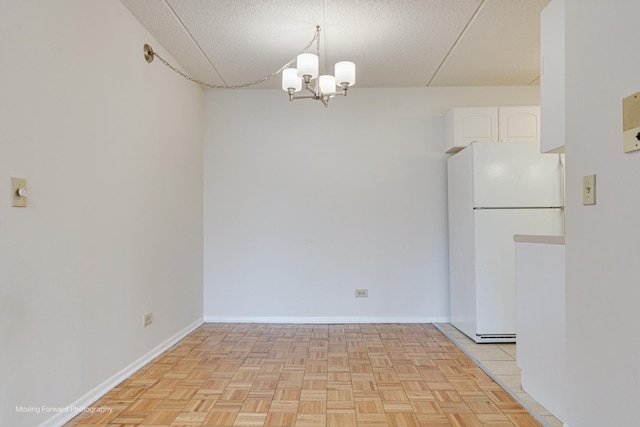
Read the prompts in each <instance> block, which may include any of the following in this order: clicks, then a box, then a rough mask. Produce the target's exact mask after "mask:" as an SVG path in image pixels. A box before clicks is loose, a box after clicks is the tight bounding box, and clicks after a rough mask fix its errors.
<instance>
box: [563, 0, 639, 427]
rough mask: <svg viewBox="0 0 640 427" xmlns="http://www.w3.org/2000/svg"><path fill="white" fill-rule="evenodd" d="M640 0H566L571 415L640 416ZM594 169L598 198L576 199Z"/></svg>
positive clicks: (575, 425) (618, 421) (586, 423)
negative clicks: (637, 134)
mask: <svg viewBox="0 0 640 427" xmlns="http://www.w3.org/2000/svg"><path fill="white" fill-rule="evenodd" d="M638 17H640V2H637V1H627V0H616V1H609V2H602V1H599V0H567V1H566V73H567V74H566V77H567V78H566V132H567V135H566V153H567V196H568V203H567V216H566V229H567V240H566V241H567V247H566V250H567V361H566V362H567V366H566V372H567V406H568V407H567V412H568V417H567V420H565V421H566V422H567V424H569V425H570V426H571V427H590V426H593V427H600V426H605V425H606V426H635V425H638V422H639V421H638V420H640V405H639V403H640V338H638V326H639V325H640V320H639V318H640V316H639V312H640V311H639V310H638V306H639V303H640V279H639V278H640V262H638V260H639V259H640V223H639V222H638V212H640V152H635V153H631V154H624V153H623V151H622V98H623V97H626V96H628V95H630V94H632V93H634V92H637V91H640V55H639V54H638ZM591 173H595V174H596V175H597V177H596V200H597V205H595V206H582V200H581V186H582V177H583V175H588V174H591Z"/></svg>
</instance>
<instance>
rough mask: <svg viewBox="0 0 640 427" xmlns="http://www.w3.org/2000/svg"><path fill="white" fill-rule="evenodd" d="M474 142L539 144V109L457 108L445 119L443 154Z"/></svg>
mask: <svg viewBox="0 0 640 427" xmlns="http://www.w3.org/2000/svg"><path fill="white" fill-rule="evenodd" d="M475 141H489V142H539V141H540V107H479V108H478V107H474V108H467V107H460V108H452V109H451V110H449V111H448V112H447V114H446V115H445V148H444V149H445V151H446V152H447V153H455V152H458V151H460V150H462V149H463V148H464V147H466V146H468V145H469V144H471V143H472V142H475Z"/></svg>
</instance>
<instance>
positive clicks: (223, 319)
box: [204, 316, 449, 324]
mask: <svg viewBox="0 0 640 427" xmlns="http://www.w3.org/2000/svg"><path fill="white" fill-rule="evenodd" d="M204 321H205V323H312V324H339V323H447V322H449V318H448V317H315V316H309V317H293V316H292V317H288V316H285V317H270V316H265V317H233V316H204Z"/></svg>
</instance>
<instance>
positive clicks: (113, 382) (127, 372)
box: [38, 318, 204, 427]
mask: <svg viewBox="0 0 640 427" xmlns="http://www.w3.org/2000/svg"><path fill="white" fill-rule="evenodd" d="M203 323H204V321H203V319H202V318H199V319H198V320H196V321H195V322H193V323H192V324H190V325H189V326H187V327H186V328H184V329H182V330H181V331H179V332H177V333H176V334H174V335H173V336H171V337H169V338H167V339H166V340H164V341H163V342H162V343H160V344H159V345H158V346H156V347H155V348H154V349H152V350H151V351H149V352H148V353H147V354H145V355H143V356H142V357H140V358H139V359H138V360H136V361H135V362H133V363H132V364H130V365H129V366H127V367H125V368H124V369H122V370H121V371H119V372H118V373H116V374H115V375H113V376H112V377H111V378H109V379H107V380H106V381H104V382H103V383H102V384H99V385H97V386H96V387H95V388H93V389H92V390H90V391H89V392H88V393H86V394H85V395H84V396H82V397H80V398H79V399H78V400H76V401H75V402H73V403H71V404H69V405H68V406H67V408H86V407H88V406H90V405H91V404H92V403H94V402H95V401H96V400H98V399H100V398H101V397H102V396H104V395H105V394H106V393H107V392H108V391H109V390H111V389H112V388H114V387H115V386H117V385H118V384H120V383H121V382H122V381H123V380H125V379H126V378H128V377H130V376H131V375H132V374H134V373H135V372H136V371H138V370H139V369H140V368H142V367H143V366H144V365H146V364H147V363H149V362H150V361H151V360H153V359H154V358H156V357H157V356H159V355H160V354H161V353H162V352H164V351H165V350H167V349H168V348H169V347H171V346H172V345H174V344H175V343H177V342H178V341H180V340H181V339H182V338H184V337H186V336H187V335H189V334H190V333H191V332H193V331H194V330H195V329H196V328H197V327H198V326H200V325H202V324H203ZM77 415H78V412H77V411H71V410H70V411H68V412H65V411H60V412H58V413H57V414H56V415H54V416H53V417H51V418H49V419H48V420H46V421H44V422H43V423H42V424H40V425H39V426H38V427H58V426H61V425H63V424H64V423H66V422H67V421H69V420H71V419H72V418H74V417H75V416H77Z"/></svg>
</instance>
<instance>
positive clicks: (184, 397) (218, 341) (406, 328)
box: [67, 324, 540, 427]
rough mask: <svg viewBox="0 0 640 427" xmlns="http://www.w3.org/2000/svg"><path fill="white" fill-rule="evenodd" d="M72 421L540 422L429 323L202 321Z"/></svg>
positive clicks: (92, 424)
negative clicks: (225, 322)
mask: <svg viewBox="0 0 640 427" xmlns="http://www.w3.org/2000/svg"><path fill="white" fill-rule="evenodd" d="M93 407H94V408H110V409H111V412H103V413H100V412H96V413H89V412H85V413H82V414H81V415H79V416H77V417H76V418H74V419H73V420H71V421H70V422H69V423H68V424H67V426H74V427H96V426H110V427H115V426H118V427H130V426H139V425H142V426H171V427H177V426H185V427H187V426H188V427H196V426H197V427H205V426H300V427H303V426H339V427H349V426H378V427H381V426H408V427H410V426H429V427H445V426H446V427H450V426H460V427H462V426H464V427H467V426H470V427H475V426H496V427H506V426H520V427H528V426H540V424H539V423H538V422H537V421H536V420H535V418H533V416H532V415H530V414H529V413H528V412H527V411H526V410H525V409H524V408H523V407H522V406H520V405H519V404H518V403H517V402H515V401H514V400H513V399H512V398H511V396H509V395H508V394H507V393H506V392H505V391H504V390H503V389H502V388H500V386H498V385H497V384H496V383H495V382H494V381H493V380H492V379H491V378H489V377H488V376H487V375H486V374H485V373H484V372H483V371H482V370H481V369H480V368H478V367H477V366H476V365H475V364H474V363H473V362H472V361H471V360H470V359H469V358H468V357H467V356H466V355H465V354H464V353H462V352H461V351H460V350H459V349H458V348H457V347H456V346H455V345H454V344H453V343H451V341H449V340H448V339H447V338H446V337H445V336H444V335H442V333H441V332H440V331H438V330H437V329H436V328H435V327H434V326H433V325H430V324H411V325H407V324H344V325H300V324H204V325H202V326H201V327H199V328H198V329H196V330H195V331H194V332H193V333H191V334H190V335H189V336H187V337H186V338H185V339H183V340H182V341H180V342H179V343H178V344H176V345H175V346H173V347H172V348H170V349H169V350H167V351H166V352H165V353H163V354H162V355H161V356H159V357H158V358H156V359H155V360H154V361H152V362H151V363H150V364H148V365H147V366H145V367H144V368H142V369H141V370H139V371H138V372H136V373H135V374H134V375H132V376H131V377H130V378H128V379H127V380H125V381H124V382H122V383H121V384H120V385H118V386H117V387H115V388H114V389H113V390H111V391H110V392H108V393H107V394H106V395H105V396H103V397H102V398H101V399H100V400H98V401H97V402H96V403H95V404H94V405H93Z"/></svg>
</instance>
